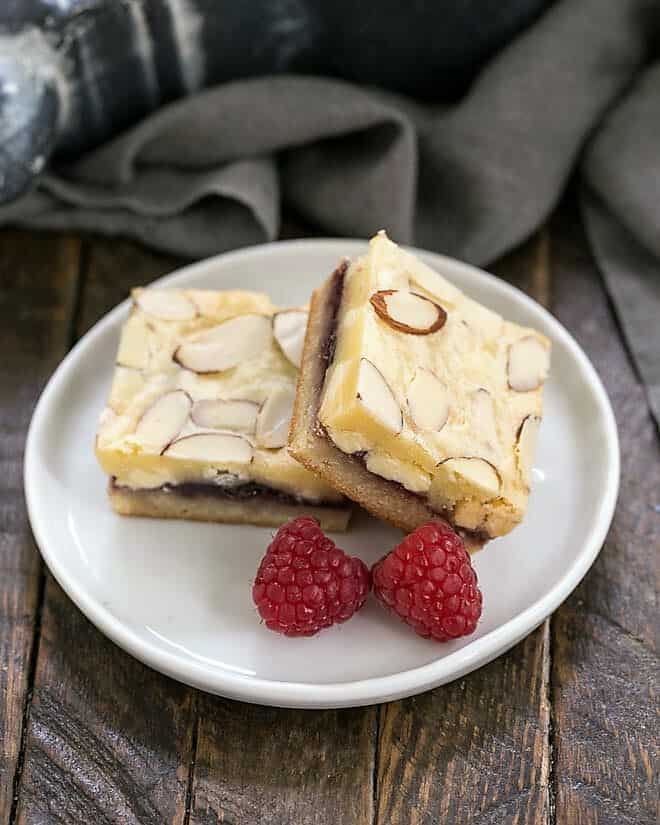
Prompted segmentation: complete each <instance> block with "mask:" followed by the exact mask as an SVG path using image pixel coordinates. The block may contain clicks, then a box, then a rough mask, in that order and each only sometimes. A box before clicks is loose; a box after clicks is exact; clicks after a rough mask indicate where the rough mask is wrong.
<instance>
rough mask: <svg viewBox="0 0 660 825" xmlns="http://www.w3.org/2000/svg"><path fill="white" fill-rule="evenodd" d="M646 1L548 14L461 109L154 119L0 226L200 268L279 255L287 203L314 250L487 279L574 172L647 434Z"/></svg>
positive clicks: (200, 111)
mask: <svg viewBox="0 0 660 825" xmlns="http://www.w3.org/2000/svg"><path fill="white" fill-rule="evenodd" d="M659 41H660V2H658V0H558V2H557V3H555V4H554V5H553V6H551V7H550V9H548V11H546V12H545V14H544V15H543V16H542V17H541V18H539V20H538V21H537V22H536V23H535V24H534V25H532V26H531V27H530V28H529V29H528V30H527V31H526V32H524V33H523V34H522V35H520V36H519V37H518V38H516V39H515V40H514V41H513V42H512V43H510V44H509V45H508V46H507V47H506V48H505V49H504V50H503V51H501V52H500V53H499V54H498V55H497V56H496V57H495V58H494V59H493V60H492V61H491V62H490V63H489V64H488V65H487V66H486V67H485V68H484V69H483V70H482V72H481V73H480V74H479V76H478V77H477V79H476V81H475V82H474V83H473V85H472V87H471V88H470V90H469V92H468V94H467V95H466V96H465V97H464V98H463V99H462V100H461V101H459V102H458V103H457V104H456V105H454V106H450V107H446V106H430V105H421V104H418V103H415V102H413V101H411V100H409V99H405V98H403V97H401V96H398V95H394V94H389V93H385V92H382V91H377V90H373V89H365V88H359V87H356V86H353V85H350V84H347V83H344V82H341V81H337V80H329V79H322V78H316V77H302V76H292V75H284V76H277V77H264V78H258V79H253V80H246V81H238V82H234V83H229V84H226V85H223V86H220V87H216V88H213V89H210V90H207V91H204V92H202V93H199V94H197V95H195V96H193V97H190V98H187V99H185V100H183V101H180V102H178V103H176V104H173V105H170V106H168V107H166V108H164V109H161V110H160V111H159V112H157V113H156V114H154V115H152V116H150V117H149V118H147V119H146V120H145V121H143V122H142V123H141V124H139V125H138V126H137V127H135V128H133V129H131V130H130V131H128V132H126V133H125V134H123V135H121V136H120V137H119V138H117V139H115V140H113V141H111V142H110V143H108V144H106V145H105V146H103V147H101V148H100V149H97V150H95V151H93V152H91V153H90V154H88V155H87V156H85V157H84V158H82V159H81V160H79V161H78V162H76V163H74V164H73V165H71V166H70V167H68V168H66V169H59V170H57V173H55V172H51V173H49V174H47V175H44V176H43V177H42V178H41V179H40V181H39V185H38V188H37V189H35V190H34V191H33V192H31V193H30V194H28V195H26V196H24V197H22V198H21V199H19V200H18V201H15V202H13V203H11V204H9V205H6V206H3V207H0V223H14V224H20V225H23V226H30V227H47V228H80V229H93V230H97V231H100V232H104V233H107V234H123V235H129V236H132V237H135V238H138V239H140V240H141V241H144V242H145V243H148V244H151V245H153V246H155V247H158V248H160V249H164V250H168V251H173V252H176V253H179V254H183V255H187V256H191V257H202V256H205V255H210V254H213V253H216V252H221V251H223V250H226V249H229V248H233V247H237V246H243V245H246V244H252V243H257V242H260V241H265V240H271V239H273V238H276V237H277V234H278V228H279V209H280V203H281V202H282V201H284V202H286V203H287V204H288V205H289V206H291V207H292V208H293V209H295V210H296V211H297V212H299V213H300V214H301V215H302V216H303V217H304V218H305V219H307V220H308V221H309V222H311V223H314V224H316V225H318V226H319V228H320V230H322V231H323V232H324V233H326V234H336V235H352V236H361V237H364V236H368V235H370V234H371V233H373V232H375V231H377V230H378V229H380V228H382V227H386V228H387V229H388V231H389V233H390V235H391V236H392V237H393V238H394V239H396V240H397V241H400V242H402V243H415V244H418V245H419V246H423V247H427V248H429V249H434V250H439V251H442V252H445V253H447V254H450V255H455V256H457V257H459V258H463V259H466V260H468V261H471V262H474V263H477V264H487V263H488V262H489V261H491V260H493V259H494V258H496V257H497V256H498V255H500V254H501V253H503V252H505V251H506V250H507V249H509V248H511V247H512V246H514V245H515V244H517V243H519V242H520V241H522V240H523V239H524V238H526V237H527V236H529V235H530V233H532V232H533V231H534V229H535V228H536V227H537V226H538V225H539V224H540V223H541V222H542V221H543V220H544V218H545V217H546V216H547V215H548V213H549V212H550V211H551V210H552V208H553V207H554V206H555V204H556V203H557V201H558V199H559V197H560V196H561V193H562V191H563V189H564V187H565V184H566V182H567V180H568V178H569V177H570V175H571V173H572V172H573V170H574V169H575V167H576V165H579V168H580V171H581V174H582V176H583V180H584V182H585V189H586V190H587V191H588V193H589V196H588V197H587V198H585V201H584V204H583V207H584V212H585V222H586V225H587V229H588V232H589V237H590V239H591V242H592V245H593V249H594V253H595V255H596V257H597V260H598V262H599V264H600V266H601V269H602V271H603V273H604V275H605V279H606V283H607V284H608V287H609V289H610V290H611V295H612V299H613V301H614V303H615V306H616V308H617V312H618V313H619V316H620V319H621V323H622V325H623V327H624V331H625V332H626V335H627V339H628V341H629V344H630V347H631V349H632V351H633V354H634V355H635V358H636V360H637V365H638V368H639V371H640V375H641V376H642V378H643V380H644V381H645V382H646V384H647V386H648V390H649V396H650V399H651V403H652V406H653V409H654V413H655V415H656V419H657V420H658V422H659V423H660V365H659V361H660V294H659V287H658V285H659V283H660V278H659V277H658V276H659V273H660V209H659V208H658V204H659V202H660V142H659V141H658V139H657V135H658V132H659V130H660V64H658V65H655V66H654V65H653V64H652V61H651V54H652V47H653V46H654V44H657V42H659Z"/></svg>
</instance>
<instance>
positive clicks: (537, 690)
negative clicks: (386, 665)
mask: <svg viewBox="0 0 660 825" xmlns="http://www.w3.org/2000/svg"><path fill="white" fill-rule="evenodd" d="M547 641H548V640H547V629H546V628H545V627H544V628H541V629H539V630H537V631H535V632H534V633H533V634H532V635H531V636H529V637H528V638H527V639H526V640H525V641H524V642H521V644H519V645H517V646H516V647H515V648H514V649H513V650H512V651H511V652H510V653H508V654H506V655H505V656H503V657H501V658H500V659H498V660H497V661H495V662H493V663H491V664H490V665H487V666H486V667H484V668H482V669H481V670H479V671H477V672H475V673H472V674H471V675H470V676H468V677H466V678H464V679H459V680H458V681H457V682H453V683H452V684H450V685H447V686H445V687H442V688H437V689H436V690H434V691H430V692H429V693H424V694H422V695H421V696H417V697H413V698H411V699H405V700H403V701H401V702H393V703H392V704H390V705H387V706H386V707H385V708H384V709H383V718H382V723H381V732H380V746H379V753H378V784H377V797H378V811H377V814H378V815H377V819H376V821H377V822H378V823H382V824H383V825H399V823H400V825H404V823H405V825H432V823H433V824H435V823H447V825H450V824H451V825H454V823H456V825H459V823H468V822H469V823H474V825H477V824H478V825H499V824H500V823H505V822H506V823H508V822H515V823H520V825H522V823H534V824H535V825H536V823H545V822H547V821H548V818H549V782H548V777H549V773H550V752H549V746H548V740H549V724H550V706H549V698H548V692H547V691H548V675H549V673H548V671H549V658H548V643H547Z"/></svg>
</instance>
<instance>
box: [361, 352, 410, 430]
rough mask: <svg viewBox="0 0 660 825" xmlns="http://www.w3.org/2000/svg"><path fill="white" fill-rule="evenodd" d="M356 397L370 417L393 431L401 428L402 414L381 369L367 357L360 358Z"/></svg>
mask: <svg viewBox="0 0 660 825" xmlns="http://www.w3.org/2000/svg"><path fill="white" fill-rule="evenodd" d="M357 398H358V400H359V401H361V402H362V405H363V406H364V407H365V408H366V409H367V410H368V412H369V413H370V415H371V416H372V418H374V419H375V420H376V421H378V422H379V423H380V424H382V426H383V427H385V428H386V429H387V430H390V432H393V433H400V432H401V430H402V429H403V415H402V413H401V407H399V404H398V403H397V400H396V398H395V397H394V393H393V392H392V390H391V389H390V386H389V384H388V383H387V381H386V380H385V379H384V378H383V374H382V373H381V371H380V370H379V369H378V368H377V367H376V366H374V364H372V363H371V361H369V360H368V359H367V358H361V359H360V367H359V371H358V380H357Z"/></svg>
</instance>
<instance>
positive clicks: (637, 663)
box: [552, 213, 660, 825]
mask: <svg viewBox="0 0 660 825" xmlns="http://www.w3.org/2000/svg"><path fill="white" fill-rule="evenodd" d="M554 237H555V238H556V239H557V241H556V242H555V246H554V249H555V253H554V259H553V260H554V264H553V270H554V271H553V288H554V292H555V300H554V310H555V313H556V315H557V317H558V318H559V319H560V320H561V321H562V322H563V323H564V324H566V326H567V327H568V328H569V329H570V330H571V331H572V332H573V333H574V335H575V336H576V338H577V339H578V341H579V342H580V343H581V344H582V346H583V347H584V348H585V350H586V351H587V353H588V354H589V356H590V357H591V358H592V360H593V362H594V364H595V366H596V369H597V370H598V371H599V373H600V375H601V377H602V379H603V381H604V383H605V386H606V388H607V391H608V393H609V395H610V398H611V400H612V404H613V407H614V411H615V415H616V418H617V422H618V425H619V434H620V438H621V458H622V480H621V491H620V495H619V502H618V506H617V511H616V515H615V519H614V523H613V525H612V529H611V530H610V534H609V536H608V539H607V541H606V543H605V546H604V548H603V550H602V552H601V555H600V556H599V558H598V560H597V562H596V564H595V565H594V567H593V568H592V570H591V572H590V573H589V575H588V576H587V577H586V579H585V580H584V582H583V584H582V585H581V586H580V587H579V588H578V589H577V591H576V592H575V593H574V594H573V596H572V597H571V598H570V599H569V600H568V602H567V603H566V604H565V605H564V606H563V607H562V608H561V609H560V610H559V611H558V612H557V614H556V617H555V620H554V622H553V630H554V632H553V650H554V655H553V670H552V694H553V698H554V702H553V708H554V725H555V740H556V741H555V744H556V766H555V781H556V806H557V822H571V823H575V825H596V823H598V825H609V823H611V824H612V825H614V823H616V825H628V824H629V825H633V823H634V825H644V824H645V823H649V825H650V823H656V822H658V820H659V819H660V806H659V804H658V803H659V797H658V789H659V787H660V784H659V783H658V781H657V769H658V754H657V744H658V730H659V726H658V716H657V707H658V704H657V703H658V689H659V687H660V668H659V667H658V659H657V644H658V606H657V593H658V584H659V582H658V573H659V568H658V561H657V559H658V550H659V549H660V513H659V512H658V509H657V507H658V504H660V449H659V447H658V439H657V432H656V430H655V427H654V424H653V421H652V418H651V416H650V413H649V410H648V406H647V401H646V397H645V395H644V391H643V389H642V387H641V386H640V383H639V381H638V380H637V377H636V375H635V373H634V370H633V368H632V366H631V361H630V359H629V358H628V356H627V353H626V351H625V349H624V346H623V344H622V337H621V335H620V332H619V330H618V328H617V325H616V323H615V320H614V317H613V314H612V312H611V309H610V306H609V305H608V301H607V297H606V295H605V292H604V290H603V286H602V283H601V279H600V277H599V274H598V272H597V270H596V268H595V265H594V263H593V261H592V259H591V257H590V255H589V252H588V250H587V246H586V243H585V239H584V237H583V234H582V231H581V230H580V228H579V222H578V220H577V219H576V218H575V216H572V215H571V214H570V213H564V214H562V215H560V216H559V218H558V220H557V221H556V224H555V231H554ZM654 772H655V777H654Z"/></svg>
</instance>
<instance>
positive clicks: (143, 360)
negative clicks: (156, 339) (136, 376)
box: [117, 312, 153, 370]
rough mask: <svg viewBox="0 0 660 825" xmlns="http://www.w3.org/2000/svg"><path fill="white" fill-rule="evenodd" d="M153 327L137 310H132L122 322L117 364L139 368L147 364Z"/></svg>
mask: <svg viewBox="0 0 660 825" xmlns="http://www.w3.org/2000/svg"><path fill="white" fill-rule="evenodd" d="M152 333H153V328H152V327H151V326H150V325H149V323H148V322H147V320H146V319H145V317H144V316H143V315H141V314H140V313H139V312H132V313H131V315H130V316H129V318H128V320H127V321H126V323H125V324H124V327H123V329H122V331H121V338H120V340H119V349H118V351H117V366H120V367H130V368H132V369H136V370H140V369H144V368H145V367H148V366H149V360H150V358H151V346H150V340H151V336H152Z"/></svg>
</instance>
